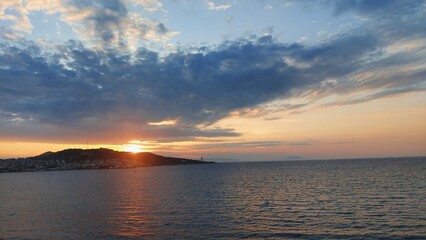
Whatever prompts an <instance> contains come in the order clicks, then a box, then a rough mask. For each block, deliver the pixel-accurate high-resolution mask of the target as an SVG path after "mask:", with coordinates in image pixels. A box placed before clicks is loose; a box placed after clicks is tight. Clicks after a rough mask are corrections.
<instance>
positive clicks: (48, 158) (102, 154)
mask: <svg viewBox="0 0 426 240" xmlns="http://www.w3.org/2000/svg"><path fill="white" fill-rule="evenodd" d="M205 163H213V162H207V161H198V160H192V159H184V158H174V157H164V156H160V155H156V154H153V153H149V152H141V153H129V152H119V151H114V150H111V149H106V148H100V149H87V150H83V149H66V150H62V151H59V152H45V153H43V154H41V155H38V156H35V157H28V158H19V159H5V160H0V172H27V171H52V170H72V169H109V168H135V167H148V166H162V165H183V164H205Z"/></svg>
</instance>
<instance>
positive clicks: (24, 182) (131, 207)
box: [0, 158, 426, 239]
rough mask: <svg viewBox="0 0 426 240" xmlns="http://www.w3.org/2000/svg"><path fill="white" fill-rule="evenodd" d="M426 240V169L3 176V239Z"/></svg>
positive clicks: (306, 165)
mask: <svg viewBox="0 0 426 240" xmlns="http://www.w3.org/2000/svg"><path fill="white" fill-rule="evenodd" d="M240 238H244V239H426V159H425V158H417V159H409V158H401V159H380V160H327V161H324V160H321V161H293V162H252V163H220V164H205V165H204V164H203V165H189V166H164V167H147V168H137V169H115V170H76V171H52V172H27V173H2V174H0V239H240Z"/></svg>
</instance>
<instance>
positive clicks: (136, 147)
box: [123, 144, 143, 153]
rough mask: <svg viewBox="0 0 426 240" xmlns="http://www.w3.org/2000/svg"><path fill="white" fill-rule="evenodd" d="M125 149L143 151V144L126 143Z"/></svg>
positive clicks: (132, 151) (127, 150) (126, 150)
mask: <svg viewBox="0 0 426 240" xmlns="http://www.w3.org/2000/svg"><path fill="white" fill-rule="evenodd" d="M123 151H125V152H131V153H139V152H143V146H141V145H137V144H126V145H123Z"/></svg>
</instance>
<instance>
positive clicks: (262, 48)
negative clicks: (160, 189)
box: [0, 0, 426, 161]
mask: <svg viewBox="0 0 426 240" xmlns="http://www.w3.org/2000/svg"><path fill="white" fill-rule="evenodd" d="M83 2H84V3H83ZM83 2H82V1H74V0H70V1H62V0H57V1H47V2H46V1H40V0H32V1H20V0H9V1H0V158H11V157H24V156H35V155H37V154H41V153H43V152H46V151H58V150H61V149H66V148H83V149H86V148H111V149H114V150H118V151H127V152H133V153H137V152H145V151H146V152H155V153H159V154H165V155H171V156H181V157H188V158H197V159H198V158H200V157H201V156H203V157H204V158H206V159H209V158H210V159H225V160H226V159H229V160H250V161H251V160H256V161H257V160H282V159H288V158H292V157H295V158H297V159H324V158H354V157H380V156H384V157H388V156H418V155H426V125H425V122H426V94H425V90H426V75H425V73H426V63H425V62H426V61H425V59H426V31H425V28H424V22H426V4H425V3H424V2H422V1H417V0H415V1H340V0H339V1H337V0H336V1H334V0H333V1H330V2H328V1H312V2H309V3H308V2H306V1H290V0H286V1H279V0H277V1H274V0H271V1H266V2H265V1H219V0H218V1H191V3H189V2H186V1H160V0H149V1H145V0H141V1H132V0H128V1H127V0H126V1H122V0H114V1H83ZM373 2H374V4H373ZM407 2H410V3H409V4H408V3H407Z"/></svg>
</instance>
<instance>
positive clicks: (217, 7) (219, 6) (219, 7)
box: [207, 1, 234, 11]
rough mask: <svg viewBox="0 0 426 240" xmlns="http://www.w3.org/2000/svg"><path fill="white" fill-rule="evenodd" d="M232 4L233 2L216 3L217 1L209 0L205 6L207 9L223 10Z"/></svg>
mask: <svg viewBox="0 0 426 240" xmlns="http://www.w3.org/2000/svg"><path fill="white" fill-rule="evenodd" d="M233 4H234V2H228V3H222V4H217V3H214V2H212V1H209V2H208V3H207V8H208V9H209V10H214V11H223V10H226V9H228V8H230V7H232V5H233Z"/></svg>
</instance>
